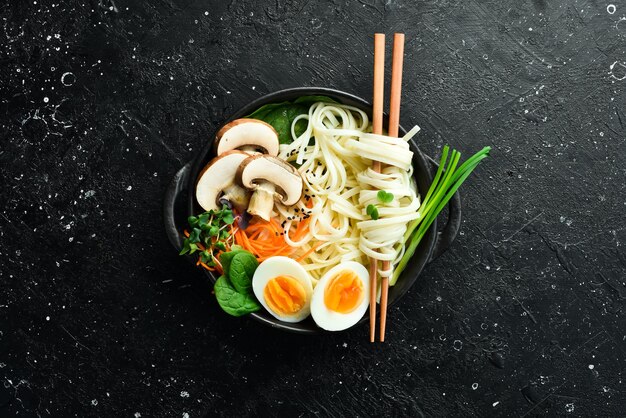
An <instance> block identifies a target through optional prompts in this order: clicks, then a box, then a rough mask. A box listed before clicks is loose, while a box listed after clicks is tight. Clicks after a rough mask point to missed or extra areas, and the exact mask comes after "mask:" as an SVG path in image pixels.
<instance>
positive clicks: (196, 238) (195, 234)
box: [187, 228, 202, 243]
mask: <svg viewBox="0 0 626 418" xmlns="http://www.w3.org/2000/svg"><path fill="white" fill-rule="evenodd" d="M201 232H202V230H201V229H199V228H194V229H192V230H191V233H190V234H189V238H187V239H188V240H189V242H190V243H195V242H200V233H201Z"/></svg>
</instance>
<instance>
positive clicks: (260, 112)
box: [246, 102, 290, 121]
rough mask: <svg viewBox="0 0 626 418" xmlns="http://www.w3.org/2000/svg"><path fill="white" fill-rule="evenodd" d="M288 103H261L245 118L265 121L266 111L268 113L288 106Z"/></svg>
mask: <svg viewBox="0 0 626 418" xmlns="http://www.w3.org/2000/svg"><path fill="white" fill-rule="evenodd" d="M289 105H290V103H289V102H280V103H270V104H266V105H263V106H261V107H259V108H258V109H257V110H255V111H254V112H252V113H251V114H249V115H248V116H246V117H247V118H252V119H259V120H262V121H265V118H266V117H267V115H268V113H270V112H271V111H273V110H275V109H278V108H281V107H284V106H289Z"/></svg>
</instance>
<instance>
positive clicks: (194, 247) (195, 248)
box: [189, 244, 199, 254]
mask: <svg viewBox="0 0 626 418" xmlns="http://www.w3.org/2000/svg"><path fill="white" fill-rule="evenodd" d="M198 250H199V248H198V246H197V245H196V244H189V254H193V253H195V252H196V251H198Z"/></svg>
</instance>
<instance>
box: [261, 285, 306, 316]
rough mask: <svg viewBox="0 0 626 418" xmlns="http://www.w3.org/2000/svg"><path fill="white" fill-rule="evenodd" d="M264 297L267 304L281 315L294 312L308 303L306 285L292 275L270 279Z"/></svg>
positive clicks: (264, 290)
mask: <svg viewBox="0 0 626 418" xmlns="http://www.w3.org/2000/svg"><path fill="white" fill-rule="evenodd" d="M263 297H264V298H265V303H267V306H269V308H270V309H271V310H272V311H273V312H275V313H277V314H279V315H291V314H294V313H296V312H298V311H299V310H300V309H302V307H303V306H304V304H305V303H306V291H305V290H304V286H302V284H300V282H299V281H297V280H296V279H294V278H293V277H291V276H278V277H275V278H273V279H272V280H270V281H268V282H267V284H266V285H265V289H263Z"/></svg>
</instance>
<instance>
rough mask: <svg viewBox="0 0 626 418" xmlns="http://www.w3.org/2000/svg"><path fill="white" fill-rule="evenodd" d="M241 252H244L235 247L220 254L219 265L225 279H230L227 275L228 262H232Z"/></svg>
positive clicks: (228, 269)
mask: <svg viewBox="0 0 626 418" xmlns="http://www.w3.org/2000/svg"><path fill="white" fill-rule="evenodd" d="M242 251H245V250H244V249H242V248H241V247H239V246H237V245H235V246H233V248H232V249H231V250H230V251H228V252H226V253H222V254H220V263H221V264H222V270H224V275H225V276H226V277H230V276H229V274H228V273H229V271H230V262H231V261H232V260H233V257H235V255H237V253H240V252H242Z"/></svg>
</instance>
